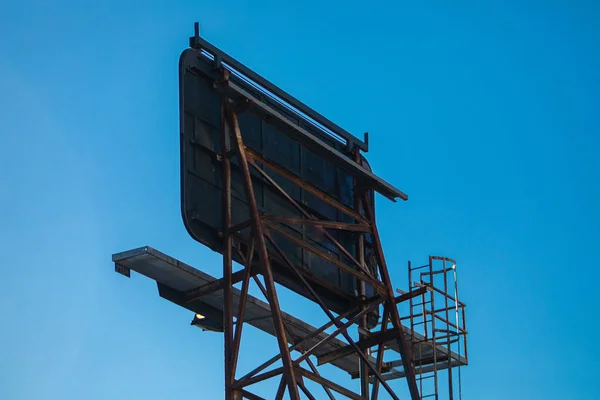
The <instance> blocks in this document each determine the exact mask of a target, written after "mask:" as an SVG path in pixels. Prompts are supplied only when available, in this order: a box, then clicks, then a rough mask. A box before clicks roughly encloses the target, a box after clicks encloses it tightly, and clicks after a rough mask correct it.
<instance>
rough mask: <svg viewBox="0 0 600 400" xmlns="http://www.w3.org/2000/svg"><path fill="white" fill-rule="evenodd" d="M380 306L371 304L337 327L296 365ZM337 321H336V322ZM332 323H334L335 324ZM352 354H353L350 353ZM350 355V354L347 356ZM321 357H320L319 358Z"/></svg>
mask: <svg viewBox="0 0 600 400" xmlns="http://www.w3.org/2000/svg"><path fill="white" fill-rule="evenodd" d="M378 305H379V302H377V303H374V304H371V305H370V306H368V307H365V308H363V309H362V310H361V311H360V312H359V313H358V314H356V315H355V316H354V317H352V318H351V319H349V320H348V321H346V322H345V323H343V324H341V325H337V324H336V325H337V329H336V330H334V331H333V332H331V333H330V334H329V335H327V336H326V337H324V338H323V339H321V340H320V341H319V342H318V343H316V344H315V345H313V346H312V347H311V348H310V349H309V350H307V351H306V352H305V353H304V354H303V355H301V356H300V357H298V358H297V359H296V360H295V361H294V365H298V364H300V363H301V362H302V361H303V360H304V359H306V358H308V356H310V355H312V353H314V351H315V350H316V349H317V348H318V347H319V346H321V345H323V344H325V343H327V342H328V341H329V340H331V339H333V338H334V337H336V336H338V335H339V334H340V333H342V332H344V331H347V330H348V328H349V327H350V326H352V325H353V324H355V323H356V322H357V321H358V320H360V319H361V318H362V317H363V316H364V315H365V314H368V313H369V312H371V311H372V310H373V308H375V307H377V306H378ZM336 320H337V319H336ZM334 321H335V320H334ZM334 321H332V322H334ZM350 354H352V353H350ZM346 355H348V354H346ZM319 357H320V356H319ZM319 357H317V360H319ZM340 358H341V357H340ZM332 361H333V360H332ZM318 365H321V363H320V362H319V363H318Z"/></svg>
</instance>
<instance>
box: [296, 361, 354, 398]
mask: <svg viewBox="0 0 600 400" xmlns="http://www.w3.org/2000/svg"><path fill="white" fill-rule="evenodd" d="M296 371H297V372H298V373H299V374H301V375H302V376H304V377H305V378H308V379H310V380H311V381H313V382H316V383H320V384H321V385H324V386H327V387H328V388H329V389H331V390H333V391H335V392H338V393H340V394H341V395H344V396H346V397H348V398H349V399H353V400H363V397H362V396H361V395H359V394H356V393H354V392H352V391H350V390H348V389H346V388H345V387H343V386H341V385H338V384H337V383H333V382H332V381H330V380H329V379H326V378H323V377H322V376H320V375H317V374H313V373H312V372H310V371H308V370H306V369H304V368H300V367H296Z"/></svg>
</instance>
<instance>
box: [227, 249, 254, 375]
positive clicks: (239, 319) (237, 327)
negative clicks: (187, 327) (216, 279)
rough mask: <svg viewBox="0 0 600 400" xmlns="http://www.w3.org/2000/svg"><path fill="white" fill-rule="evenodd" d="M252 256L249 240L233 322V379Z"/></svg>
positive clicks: (244, 312) (237, 357)
mask: <svg viewBox="0 0 600 400" xmlns="http://www.w3.org/2000/svg"><path fill="white" fill-rule="evenodd" d="M253 258H254V240H252V241H251V242H250V248H249V249H248V257H246V260H248V262H247V263H246V275H245V276H244V282H243V283H242V296H241V297H240V303H239V307H238V315H237V319H236V324H235V334H234V337H233V361H232V364H233V366H232V368H233V379H234V380H235V371H236V368H237V362H238V359H239V352H240V344H241V341H242V329H243V327H244V317H245V314H246V301H247V300H248V289H249V287H250V276H251V271H252V259H253Z"/></svg>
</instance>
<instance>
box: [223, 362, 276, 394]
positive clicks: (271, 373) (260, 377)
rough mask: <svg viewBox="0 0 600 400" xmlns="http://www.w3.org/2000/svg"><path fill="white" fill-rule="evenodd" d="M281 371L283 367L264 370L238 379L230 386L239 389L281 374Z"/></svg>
mask: <svg viewBox="0 0 600 400" xmlns="http://www.w3.org/2000/svg"><path fill="white" fill-rule="evenodd" d="M282 373H283V367H279V368H275V369H272V370H271V371H267V372H264V373H262V374H260V375H255V376H252V377H250V378H248V379H244V380H241V379H240V380H239V381H237V382H235V383H234V384H233V385H232V386H233V388H234V389H241V388H243V387H246V386H250V385H254V384H255V383H258V382H262V381H266V380H267V379H270V378H273V377H274V376H277V375H281V374H282Z"/></svg>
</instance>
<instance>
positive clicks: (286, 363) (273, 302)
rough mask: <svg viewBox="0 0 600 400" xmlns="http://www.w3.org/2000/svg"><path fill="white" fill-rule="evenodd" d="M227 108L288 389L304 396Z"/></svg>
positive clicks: (237, 133) (241, 144) (240, 147)
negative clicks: (290, 350)
mask: <svg viewBox="0 0 600 400" xmlns="http://www.w3.org/2000/svg"><path fill="white" fill-rule="evenodd" d="M225 106H226V112H227V114H228V116H229V118H230V119H231V123H232V127H233V134H234V137H235V152H236V155H237V158H238V162H239V166H240V170H241V172H242V180H243V183H244V192H245V194H246V200H247V202H248V211H249V213H250V219H251V220H252V231H253V234H254V240H255V245H256V250H257V252H258V256H259V259H260V264H261V267H262V271H260V272H262V274H263V276H264V278H265V286H266V289H267V294H268V295H269V297H268V300H269V305H270V306H271V314H272V315H273V323H274V324H273V325H274V328H275V334H276V336H277V342H278V344H279V351H280V353H281V361H282V363H283V375H284V377H285V381H286V384H287V387H288V392H289V395H290V399H291V400H300V393H299V392H298V384H297V382H296V376H295V373H294V366H293V364H292V357H291V355H290V352H289V350H288V345H287V339H286V336H285V330H284V326H283V317H282V316H281V309H280V306H279V299H278V298H277V291H276V289H275V281H274V279H273V271H272V270H271V264H270V261H269V255H268V253H267V245H266V242H265V235H264V230H263V226H262V221H261V220H260V216H259V214H258V207H257V205H256V198H255V197H254V188H253V187H252V177H251V175H250V169H249V168H248V159H247V157H246V150H245V146H244V141H243V139H242V133H241V131H240V125H239V121H238V119H237V115H236V114H235V112H232V111H231V109H230V107H229V103H227V104H225Z"/></svg>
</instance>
